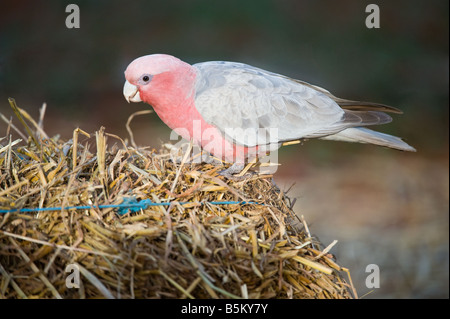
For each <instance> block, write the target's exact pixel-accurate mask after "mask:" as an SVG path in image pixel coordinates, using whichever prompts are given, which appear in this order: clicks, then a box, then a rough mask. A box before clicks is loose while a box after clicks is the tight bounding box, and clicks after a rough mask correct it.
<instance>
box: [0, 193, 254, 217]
mask: <svg viewBox="0 0 450 319" xmlns="http://www.w3.org/2000/svg"><path fill="white" fill-rule="evenodd" d="M173 203H175V202H174V201H171V202H165V203H155V202H152V201H151V200H150V199H143V200H140V201H138V200H137V199H136V198H135V197H124V198H123V201H122V203H120V204H109V205H80V206H66V207H34V208H11V209H0V213H2V214H6V213H33V212H49V211H60V210H70V209H76V210H81V209H91V208H99V209H102V208H118V209H117V214H119V215H125V214H126V213H128V212H130V213H137V212H139V211H140V210H141V209H142V210H144V209H147V208H148V207H150V206H170V205H171V204H173ZM177 203H178V204H180V205H187V204H197V205H204V204H211V205H245V204H253V205H256V204H259V203H256V202H246V201H212V202H197V203H195V202H177ZM261 205H262V204H261Z"/></svg>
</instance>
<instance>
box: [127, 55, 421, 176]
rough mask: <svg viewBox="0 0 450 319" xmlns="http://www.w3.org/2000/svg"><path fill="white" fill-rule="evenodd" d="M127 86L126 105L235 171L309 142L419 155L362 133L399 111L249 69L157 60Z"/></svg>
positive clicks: (130, 71)
mask: <svg viewBox="0 0 450 319" xmlns="http://www.w3.org/2000/svg"><path fill="white" fill-rule="evenodd" d="M125 78H126V81H125V85H124V88H123V94H124V96H125V99H126V100H127V101H128V102H145V103H147V104H149V105H151V106H152V107H153V109H154V110H155V112H156V113H157V114H158V116H159V117H160V118H161V120H162V121H163V122H164V123H166V124H167V126H169V127H170V128H171V129H173V130H174V131H175V132H177V133H178V134H180V135H181V136H182V137H183V138H185V139H187V140H190V139H192V140H193V141H194V142H195V143H196V144H198V145H199V146H200V147H202V148H203V149H204V150H206V151H207V152H209V153H210V154H212V155H213V156H215V157H218V158H221V159H223V160H225V161H228V162H231V163H235V165H234V167H235V168H236V167H237V168H238V169H240V168H241V167H243V165H242V164H243V163H245V161H246V160H247V161H248V160H250V159H253V158H254V157H256V156H258V155H262V153H266V152H267V151H268V150H274V149H277V148H278V147H280V146H281V145H282V144H283V143H285V142H289V141H297V140H304V139H310V138H321V139H327V140H337V141H347V142H360V143H370V144H376V145H381V146H386V147H390V148H394V149H398V150H402V151H415V149H414V148H413V147H411V146H409V145H408V144H406V143H405V142H403V141H402V140H401V139H400V138H398V137H395V136H392V135H388V134H384V133H380V132H376V131H373V130H370V129H368V128H366V127H365V126H370V125H377V124H385V123H389V122H391V121H392V118H391V117H390V116H389V115H387V114H386V113H385V112H391V113H402V112H401V111H400V110H398V109H397V108H394V107H391V106H387V105H382V104H378V103H370V102H360V101H351V100H346V99H341V98H338V97H336V96H334V95H333V94H331V93H330V92H329V91H327V90H325V89H323V88H321V87H318V86H315V85H312V84H309V83H307V82H303V81H300V80H296V79H292V78H289V77H287V76H284V75H281V74H277V73H273V72H269V71H266V70H263V69H260V68H257V67H253V66H250V65H247V64H243V63H237V62H224V61H211V62H202V63H197V64H194V65H190V64H188V63H186V62H183V61H181V60H180V59H178V58H176V57H173V56H170V55H166V54H152V55H146V56H142V57H140V58H137V59H135V60H134V61H133V62H131V63H130V65H128V67H127V69H126V71H125ZM268 145H270V147H268Z"/></svg>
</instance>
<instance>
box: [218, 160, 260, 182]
mask: <svg viewBox="0 0 450 319" xmlns="http://www.w3.org/2000/svg"><path fill="white" fill-rule="evenodd" d="M244 168H245V164H243V163H234V164H233V165H231V166H230V167H228V168H227V169H224V170H222V171H220V172H219V175H222V176H223V177H225V178H227V179H230V180H233V181H242V180H244V179H246V178H249V177H251V176H253V175H254V174H255V173H254V172H248V171H247V172H245V173H244V174H241V173H242V171H243V170H244Z"/></svg>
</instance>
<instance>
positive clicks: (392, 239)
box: [0, 0, 449, 298]
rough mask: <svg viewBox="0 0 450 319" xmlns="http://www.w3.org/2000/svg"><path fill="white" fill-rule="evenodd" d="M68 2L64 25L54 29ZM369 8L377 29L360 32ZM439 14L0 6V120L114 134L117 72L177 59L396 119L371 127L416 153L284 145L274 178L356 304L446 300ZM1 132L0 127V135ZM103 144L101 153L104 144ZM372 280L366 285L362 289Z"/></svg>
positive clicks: (186, 4)
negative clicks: (311, 90)
mask: <svg viewBox="0 0 450 319" xmlns="http://www.w3.org/2000/svg"><path fill="white" fill-rule="evenodd" d="M70 3H76V4H77V5H78V6H79V8H80V12H81V24H80V28H79V29H68V28H66V26H65V20H66V17H67V16H68V15H69V13H66V12H65V9H66V6H67V5H68V4H70ZM370 3H376V4H377V5H378V6H379V8H380V18H381V19H380V28H379V29H368V28H366V25H365V20H366V17H367V16H368V14H369V13H366V12H365V9H366V6H367V5H368V4H370ZM448 6H449V2H448V1H446V0H429V1H410V0H408V1H407V0H398V1H351V0H342V1H331V0H324V1H312V0H307V1H299V0H280V1H269V0H258V1H240V0H227V1H211V0H208V1H207V0H191V1H174V0H161V1H111V0H109V1H106V0H104V1H83V0H78V1H71V2H68V1H48V0H47V1H39V0H37V1H21V0H15V1H8V2H6V1H2V3H1V4H0V113H2V114H3V115H4V116H5V117H6V118H7V119H9V118H11V117H14V115H13V113H12V111H11V108H10V106H9V104H8V101H7V98H8V97H14V98H15V99H16V102H17V103H18V105H19V107H21V108H23V109H25V110H27V111H28V112H29V113H30V114H31V115H32V116H33V117H34V118H36V119H37V118H38V116H39V108H40V107H41V105H42V103H43V102H46V103H47V112H46V115H45V130H46V132H47V133H48V134H49V135H51V136H53V135H56V134H59V135H60V136H61V137H62V138H63V139H66V140H67V139H70V138H71V136H72V132H73V130H74V129H75V128H77V127H80V128H82V129H83V130H85V131H87V132H89V133H93V132H95V131H96V130H98V129H99V128H100V126H105V127H106V130H107V132H109V133H113V134H116V135H119V136H121V137H123V138H126V137H128V134H127V132H126V129H125V123H126V121H127V119H128V117H129V116H130V115H131V114H132V113H133V112H136V111H138V110H143V109H147V108H148V106H147V105H145V104H142V103H140V104H128V103H126V101H125V99H124V98H123V95H122V87H123V83H124V75H123V72H124V70H125V68H126V66H127V65H128V64H129V63H130V62H131V61H132V60H133V59H135V58H137V57H139V56H142V55H146V54H151V53H167V54H171V55H174V56H177V57H178V58H180V59H182V60H184V61H186V62H188V63H191V64H192V63H196V62H202V61H210V60H227V61H238V62H244V63H248V64H252V65H254V66H257V67H261V68H264V69H267V70H270V71H273V72H276V73H281V74H284V75H287V76H290V77H294V78H298V79H301V80H304V81H307V82H310V83H312V84H316V85H319V86H322V87H324V88H326V89H328V90H330V91H331V92H332V93H334V94H335V95H337V96H339V97H343V98H348V99H355V100H358V99H360V100H365V101H373V102H379V103H383V104H388V105H392V106H395V107H397V108H400V109H402V110H403V111H404V114H403V115H394V122H393V123H391V124H388V125H384V126H383V127H382V128H380V130H382V131H383V132H386V133H391V134H395V135H397V136H401V137H404V138H405V140H406V141H407V142H408V143H410V144H411V145H413V146H414V147H416V148H417V150H418V152H417V153H402V152H399V151H394V150H388V149H383V148H380V147H375V146H368V145H362V144H358V145H356V144H349V143H339V142H329V141H318V140H313V141H308V142H306V143H305V144H304V145H301V146H299V145H294V146H288V147H285V148H283V149H282V150H281V151H280V154H279V162H280V163H282V165H281V167H280V169H279V170H278V172H277V173H276V175H275V178H274V179H275V182H276V183H277V185H278V186H279V187H280V188H281V189H283V190H286V191H287V190H289V191H288V195H289V196H290V197H292V198H297V202H296V205H295V210H296V212H298V213H299V214H300V215H303V216H304V217H305V219H306V221H307V222H309V224H310V225H309V226H310V230H311V232H312V233H313V234H314V235H316V236H318V238H319V239H320V240H321V241H322V242H323V243H324V244H325V245H328V244H329V243H331V242H332V241H333V240H334V239H337V240H338V241H339V242H338V244H337V245H336V246H334V248H333V249H332V250H331V252H332V253H333V254H335V255H336V256H337V258H338V263H339V264H340V265H342V266H346V267H348V268H349V269H350V271H351V274H352V278H353V281H354V284H355V286H356V288H357V291H358V294H359V295H360V296H363V295H364V297H365V298H448V297H449V254H448V252H449V218H448V215H449V159H448V153H449V152H448V151H449V147H448V145H449V144H448V136H449V135H448V134H449V126H448V115H449V114H448V113H449V94H448V86H449V83H448V82H449V56H448V52H449V44H448V36H449V19H448V9H449V8H448ZM6 128H7V124H6V123H5V122H4V121H0V136H4V135H5V134H6ZM132 128H133V132H134V134H135V139H136V142H137V144H139V145H141V146H144V145H150V146H152V147H155V148H156V149H159V148H160V145H161V143H162V142H167V141H168V140H169V134H170V130H169V129H168V128H167V127H165V126H164V125H163V123H162V122H161V121H160V120H159V119H158V118H157V116H156V115H155V114H149V115H145V116H140V117H138V118H136V119H135V120H133V122H132ZM110 143H113V142H110ZM369 264H376V265H378V266H379V268H380V288H378V289H369V288H367V287H366V285H365V280H366V277H367V276H368V275H369V273H366V272H365V271H366V266H367V265H369Z"/></svg>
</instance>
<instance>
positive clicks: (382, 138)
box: [322, 127, 416, 152]
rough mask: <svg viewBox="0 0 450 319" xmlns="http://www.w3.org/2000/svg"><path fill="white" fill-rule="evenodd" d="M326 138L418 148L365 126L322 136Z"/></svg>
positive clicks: (398, 147) (392, 146)
mask: <svg viewBox="0 0 450 319" xmlns="http://www.w3.org/2000/svg"><path fill="white" fill-rule="evenodd" d="M322 139H324V140H335V141H345V142H357V143H368V144H375V145H380V146H386V147H389V148H395V149H397V150H401V151H409V152H415V151H416V149H415V148H414V147H412V146H410V145H408V144H407V143H405V142H403V141H402V139H401V138H399V137H396V136H393V135H389V134H385V133H380V132H376V131H373V130H369V129H368V128H365V127H352V128H347V129H345V130H343V131H340V132H339V133H336V134H333V135H329V136H325V137H322Z"/></svg>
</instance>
